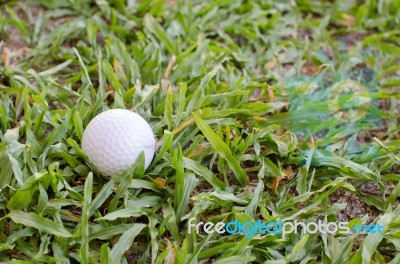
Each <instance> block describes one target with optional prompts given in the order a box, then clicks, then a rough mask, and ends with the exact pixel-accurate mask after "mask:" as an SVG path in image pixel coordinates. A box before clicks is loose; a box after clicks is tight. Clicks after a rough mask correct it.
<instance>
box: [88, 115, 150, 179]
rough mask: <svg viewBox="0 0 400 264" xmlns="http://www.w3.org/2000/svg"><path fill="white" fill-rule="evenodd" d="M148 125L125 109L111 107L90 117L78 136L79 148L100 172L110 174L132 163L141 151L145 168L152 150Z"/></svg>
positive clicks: (120, 170) (124, 168) (138, 116)
mask: <svg viewBox="0 0 400 264" xmlns="http://www.w3.org/2000/svg"><path fill="white" fill-rule="evenodd" d="M155 145H156V143H155V138H154V134H153V131H152V130H151V128H150V125H149V124H148V123H147V122H146V120H144V119H143V118H142V117H141V116H140V115H138V114H136V113H134V112H132V111H129V110H126V109H111V110H107V111H104V112H102V113H100V114H99V115H97V116H96V117H95V118H93V119H92V120H91V121H90V122H89V124H88V125H87V127H86V129H85V131H84V132H83V136H82V150H83V151H84V152H85V153H86V155H87V157H88V159H89V161H90V162H91V163H92V164H93V165H94V166H95V167H96V168H97V169H98V170H99V172H100V173H101V174H102V175H103V176H112V175H114V174H116V173H119V172H122V171H124V170H126V169H128V168H129V166H131V165H132V164H134V163H135V162H136V160H137V158H138V157H139V155H140V153H142V152H144V158H145V168H146V169H147V167H148V166H149V165H150V163H151V161H152V159H153V156H154V152H155Z"/></svg>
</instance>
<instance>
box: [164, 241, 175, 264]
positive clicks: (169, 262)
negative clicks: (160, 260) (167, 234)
mask: <svg viewBox="0 0 400 264" xmlns="http://www.w3.org/2000/svg"><path fill="white" fill-rule="evenodd" d="M165 240H166V241H167V249H168V255H167V256H166V257H165V260H164V264H175V253H174V249H173V248H172V245H171V242H170V241H169V240H168V239H165Z"/></svg>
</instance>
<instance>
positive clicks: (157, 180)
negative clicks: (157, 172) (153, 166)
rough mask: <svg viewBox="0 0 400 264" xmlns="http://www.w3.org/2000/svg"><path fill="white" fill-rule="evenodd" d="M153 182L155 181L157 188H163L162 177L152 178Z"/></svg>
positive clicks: (163, 181) (164, 182)
mask: <svg viewBox="0 0 400 264" xmlns="http://www.w3.org/2000/svg"><path fill="white" fill-rule="evenodd" d="M153 183H155V184H156V185H157V186H158V187H159V188H164V186H165V184H166V181H165V180H164V179H162V178H155V179H153Z"/></svg>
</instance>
